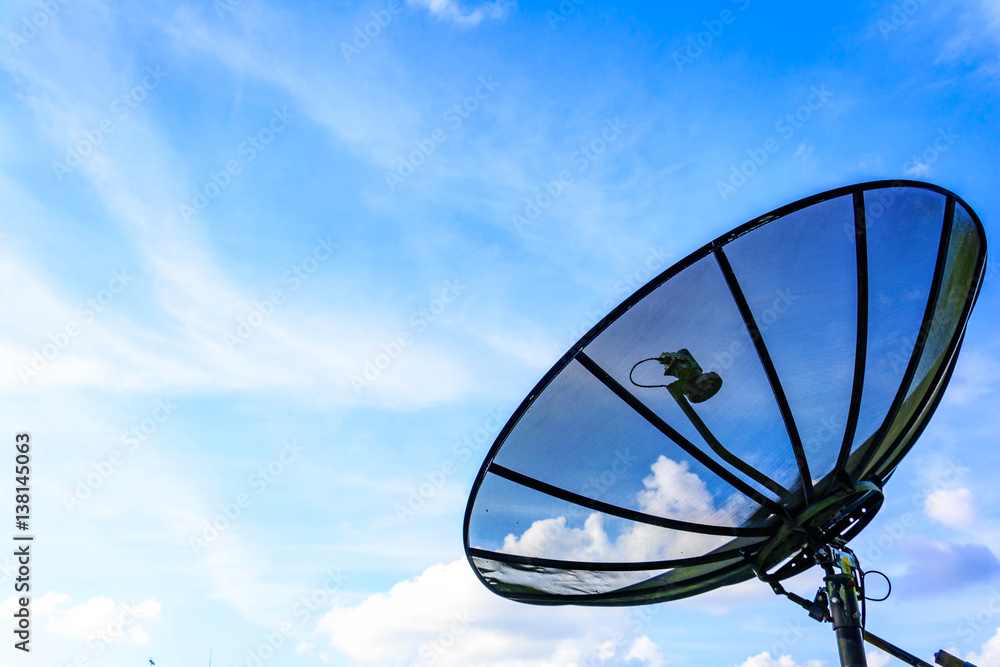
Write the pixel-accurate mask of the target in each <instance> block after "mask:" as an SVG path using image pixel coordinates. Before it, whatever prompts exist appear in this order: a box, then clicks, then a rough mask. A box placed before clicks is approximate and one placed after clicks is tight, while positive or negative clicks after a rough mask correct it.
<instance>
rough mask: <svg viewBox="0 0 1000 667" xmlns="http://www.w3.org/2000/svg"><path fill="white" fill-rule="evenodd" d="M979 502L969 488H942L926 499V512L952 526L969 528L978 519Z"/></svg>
mask: <svg viewBox="0 0 1000 667" xmlns="http://www.w3.org/2000/svg"><path fill="white" fill-rule="evenodd" d="M977 507H978V503H977V502H976V496H975V494H973V493H972V491H970V490H969V489H941V490H938V491H935V492H934V493H932V494H930V495H929V496H927V498H926V499H925V500H924V514H926V515H927V516H928V517H930V518H931V519H934V520H935V521H940V522H941V523H943V524H944V525H946V526H950V527H952V528H968V527H969V526H971V525H972V524H973V523H974V522H975V520H976V510H977Z"/></svg>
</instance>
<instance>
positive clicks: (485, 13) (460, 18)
mask: <svg viewBox="0 0 1000 667" xmlns="http://www.w3.org/2000/svg"><path fill="white" fill-rule="evenodd" d="M406 3H407V4H408V5H410V6H411V7H422V8H424V9H426V10H427V11H428V12H430V13H431V15H432V16H435V17H437V18H439V19H442V20H444V21H449V22H451V23H454V24H456V25H460V26H464V27H471V26H477V25H479V24H480V23H481V22H482V21H484V20H489V19H502V18H505V17H506V16H507V15H508V14H509V13H510V12H511V11H512V10H513V9H514V8H515V7H516V6H517V3H516V2H515V1H514V0H492V1H491V2H479V3H475V4H474V5H473V6H472V7H466V6H465V5H466V4H467V3H464V2H462V1H461V0H406Z"/></svg>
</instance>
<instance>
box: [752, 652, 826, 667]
mask: <svg viewBox="0 0 1000 667" xmlns="http://www.w3.org/2000/svg"><path fill="white" fill-rule="evenodd" d="M739 667H824V665H823V661H822V660H808V661H806V662H795V661H794V660H792V656H790V655H783V656H781V657H780V658H774V657H772V656H771V652H770V651H765V652H764V653H761V654H760V655H755V656H753V657H750V658H747V660H746V662H744V663H743V664H742V665H740V666H739Z"/></svg>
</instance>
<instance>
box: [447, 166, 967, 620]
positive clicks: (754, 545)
mask: <svg viewBox="0 0 1000 667" xmlns="http://www.w3.org/2000/svg"><path fill="white" fill-rule="evenodd" d="M985 263H986V238H985V234H984V231H983V226H982V223H981V222H980V221H979V219H978V217H977V216H976V215H975V213H973V212H972V211H971V209H969V208H968V207H967V206H966V205H965V203H964V202H963V201H962V200H961V199H959V198H958V197H957V196H955V195H954V194H952V193H950V192H948V191H946V190H943V189H941V188H938V187H934V186H931V185H928V184H925V183H918V182H911V181H892V182H888V181H885V182H876V183H866V184H860V185H854V186H850V187H846V188H841V189H838V190H833V191H830V192H826V193H823V194H820V195H816V196H813V197H810V198H808V199H805V200H802V201H799V202H796V203H794V204H790V205H788V206H785V207H783V208H781V209H778V210H777V211H774V212H772V213H769V214H767V215H764V216H761V217H759V218H757V219H756V220H753V221H751V222H748V223H746V224H745V225H742V226H741V227H739V228H737V229H735V230H734V231H732V232H730V233H728V234H726V235H724V236H722V237H720V238H718V239H716V240H715V241H713V242H711V243H709V244H708V245H706V246H704V247H703V248H701V249H700V250H698V251H696V252H695V253H693V254H691V255H690V256H688V257H687V258H685V259H684V260H682V261H681V262H679V263H678V264H676V265H674V266H673V267H671V268H669V269H668V270H666V271H665V272H663V273H662V274H660V275H659V276H657V277H656V278H654V279H653V280H652V281H650V282H649V283H648V284H647V285H645V286H644V287H642V288H641V289H640V290H638V291H637V292H636V293H635V294H634V295H632V296H631V297H630V298H629V299H627V300H626V301H625V302H624V303H622V304H621V305H620V306H618V307H617V308H616V309H615V310H614V311H612V312H611V313H610V314H609V315H608V316H607V317H605V318H604V319H603V320H602V321H601V322H600V323H598V324H597V326H595V327H594V328H593V329H592V330H591V331H590V332H588V333H587V335H585V336H584V337H583V338H582V339H581V340H580V341H579V342H578V343H576V344H575V345H574V346H573V347H572V348H571V349H570V350H569V351H568V352H567V353H566V354H565V355H564V356H563V357H562V359H560V360H559V362H558V363H557V364H556V365H555V366H554V367H553V368H552V369H551V370H550V371H549V372H548V373H547V374H546V375H545V376H544V377H543V378H542V380H541V381H540V382H539V383H538V385H537V386H536V387H535V388H534V390H532V392H531V393H530V394H529V395H528V397H527V398H526V399H525V400H524V401H523V402H522V404H521V405H520V407H519V408H518V409H517V411H516V412H515V413H514V415H513V416H512V417H511V419H510V421H509V422H508V423H507V424H506V426H505V427H504V428H503V430H502V431H501V433H500V435H499V437H498V438H497V440H496V442H495V443H494V445H493V447H492V449H491V450H490V452H489V454H488V456H487V457H486V460H485V462H484V463H483V467H482V469H481V470H480V472H479V476H478V477H477V479H476V482H475V486H474V488H473V491H472V494H471V496H470V498H469V504H468V507H467V508H466V514H465V549H466V554H467V556H468V559H469V562H470V563H471V564H472V567H473V569H474V570H475V572H476V574H477V575H478V576H479V578H480V579H481V580H482V581H483V583H484V584H486V586H487V587H489V588H490V589H491V590H492V591H494V592H495V593H497V594H499V595H502V596H504V597H507V598H511V599H514V600H518V601H520V602H530V603H536V604H585V605H628V604H647V603H653V602H661V601H666V600H673V599H678V598H683V597H688V596H691V595H695V594H698V593H702V592H705V591H708V590H711V589H714V588H718V587H720V586H724V585H728V584H733V583H737V582H740V581H744V580H746V579H750V578H752V577H755V576H760V577H761V578H764V579H766V580H769V581H778V580H781V579H784V578H787V577H789V576H792V575H794V574H796V573H798V572H801V571H803V570H805V569H808V568H809V567H810V566H811V565H813V564H814V561H813V560H812V559H811V558H810V557H809V555H808V553H807V550H808V548H809V545H810V544H827V543H830V542H831V541H836V540H843V541H846V540H849V539H850V538H851V537H853V536H854V535H856V534H857V533H858V532H859V531H860V530H861V529H862V528H863V527H864V526H865V525H867V523H868V522H869V521H871V519H872V517H873V516H874V515H875V512H876V511H877V510H878V508H879V506H880V505H881V501H882V487H883V485H884V484H885V482H886V480H887V479H888V478H889V476H890V475H891V474H892V472H893V470H894V469H895V468H896V466H897V465H898V464H899V462H900V460H901V459H902V457H903V456H904V455H905V454H906V453H907V451H909V449H910V448H911V447H912V446H913V444H914V442H915V441H916V439H917V437H918V436H919V435H920V433H921V431H922V430H923V428H924V427H925V426H926V424H927V422H928V420H929V419H930V416H931V414H932V413H933V411H934V409H935V407H936V406H937V404H938V402H939V401H940V399H941V395H942V392H943V391H944V388H945V386H946V385H947V383H948V379H949V377H950V376H951V372H952V370H953V369H954V366H955V361H956V358H957V355H958V350H959V347H960V345H961V341H962V336H963V333H964V330H965V323H966V321H967V319H968V316H969V313H970V311H971V309H972V306H973V303H974V302H975V298H976V295H977V294H978V290H979V287H980V285H981V283H982V278H983V271H984V267H985ZM699 366H700V368H699ZM666 373H670V375H665V374H666ZM713 374H715V377H712V375H713ZM720 381H721V382H720Z"/></svg>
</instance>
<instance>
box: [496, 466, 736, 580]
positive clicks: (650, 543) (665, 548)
mask: <svg viewBox="0 0 1000 667" xmlns="http://www.w3.org/2000/svg"><path fill="white" fill-rule="evenodd" d="M650 470H651V473H652V474H650V475H648V476H647V477H645V478H644V479H643V480H642V482H643V487H644V488H643V490H641V491H640V492H639V493H638V494H637V495H636V501H637V503H638V506H639V509H640V510H641V511H643V512H645V513H647V514H653V515H657V516H663V517H670V518H680V519H684V520H696V521H698V522H702V523H708V524H714V525H732V521H733V517H734V515H739V508H738V507H737V506H736V504H737V503H739V502H741V501H740V499H739V498H738V497H737V496H736V495H733V496H730V499H729V501H728V502H727V503H726V505H725V506H724V507H723V508H721V509H720V508H717V507H716V505H715V499H714V497H713V496H712V493H711V492H710V491H709V490H708V488H707V487H706V486H705V482H703V481H702V480H701V478H699V477H698V475H696V474H694V473H692V472H690V471H689V469H688V464H687V462H686V461H682V462H677V461H674V460H672V459H668V458H667V457H666V456H663V455H660V457H659V458H657V460H656V462H654V463H653V464H652V466H650ZM730 539H732V538H729V537H724V536H718V535H699V534H695V533H685V532H678V531H671V530H665V529H663V528H660V527H658V526H650V525H648V524H634V525H630V526H629V527H628V528H626V529H625V530H624V531H622V532H621V534H620V535H618V536H617V538H615V539H611V537H610V536H609V535H608V533H607V530H606V528H605V526H604V518H603V516H602V515H600V514H597V513H592V514H590V515H589V516H588V517H587V519H586V520H585V521H584V523H583V527H582V528H574V527H571V526H568V525H567V521H566V518H565V517H558V518H554V519H542V520H539V521H535V522H534V523H533V524H532V525H531V527H530V528H528V530H526V531H525V532H524V533H523V534H522V535H521V536H519V537H518V536H515V535H513V534H510V535H507V537H506V538H504V542H503V546H502V547H501V549H500V550H501V551H502V552H504V553H510V554H520V555H526V556H540V557H544V558H561V559H570V560H601V561H644V560H661V559H669V558H682V557H691V556H700V555H702V554H705V553H708V552H709V551H712V550H713V549H716V548H718V547H720V546H722V545H724V544H725V543H726V542H728V541H729V540H730Z"/></svg>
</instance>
